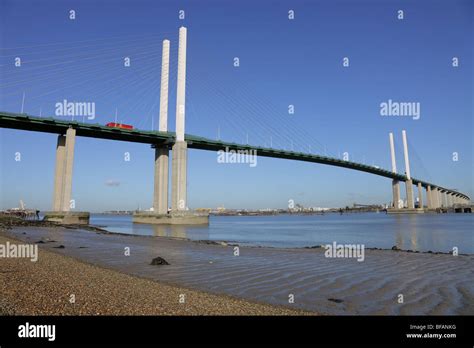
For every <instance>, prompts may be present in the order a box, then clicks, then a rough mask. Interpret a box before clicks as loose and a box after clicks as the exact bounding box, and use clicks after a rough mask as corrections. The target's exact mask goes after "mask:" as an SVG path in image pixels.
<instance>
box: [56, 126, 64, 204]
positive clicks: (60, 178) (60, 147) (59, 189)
mask: <svg viewBox="0 0 474 348" xmlns="http://www.w3.org/2000/svg"><path fill="white" fill-rule="evenodd" d="M65 158H66V137H65V136H64V135H58V142H57V145H56V169H55V171H54V193H53V211H61V208H62V196H63V186H64V184H63V183H64V162H65Z"/></svg>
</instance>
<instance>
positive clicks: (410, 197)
mask: <svg viewBox="0 0 474 348" xmlns="http://www.w3.org/2000/svg"><path fill="white" fill-rule="evenodd" d="M405 186H406V193H407V208H408V209H414V208H415V204H414V202H413V181H412V180H411V179H410V180H407V181H405Z"/></svg>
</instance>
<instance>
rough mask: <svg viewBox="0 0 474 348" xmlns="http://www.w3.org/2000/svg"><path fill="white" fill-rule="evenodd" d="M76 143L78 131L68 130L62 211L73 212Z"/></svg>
mask: <svg viewBox="0 0 474 348" xmlns="http://www.w3.org/2000/svg"><path fill="white" fill-rule="evenodd" d="M75 143H76V130H75V129H74V128H68V130H67V131H66V163H65V168H64V192H63V206H62V209H61V210H62V211H69V210H71V193H72V169H73V166H74V145H75Z"/></svg>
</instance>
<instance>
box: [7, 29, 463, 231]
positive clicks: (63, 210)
mask: <svg viewBox="0 0 474 348" xmlns="http://www.w3.org/2000/svg"><path fill="white" fill-rule="evenodd" d="M186 45H187V29H186V28H184V27H181V28H180V29H179V45H178V76H177V83H176V85H177V86H176V132H170V131H168V87H169V55H170V54H169V53H170V52H169V50H170V42H169V40H164V41H163V48H162V67H161V68H162V69H161V88H160V113H159V131H144V130H138V129H120V128H110V127H106V126H103V125H100V124H91V123H81V122H77V121H73V120H71V121H69V120H59V119H54V118H44V117H34V116H30V115H27V114H15V113H9V112H1V111H0V127H2V128H11V129H20V130H26V131H35V132H44V133H53V134H58V141H57V146H56V169H55V176H54V193H53V207H52V209H53V212H52V213H51V214H50V215H49V216H51V219H56V221H61V222H63V223H65V222H71V223H78V222H88V220H89V215H88V213H85V214H84V215H80V214H79V213H78V212H71V192H72V172H73V162H74V146H75V138H76V136H82V137H91V138H99V139H109V140H116V141H128V142H136V143H144V144H151V145H152V147H154V148H155V173H154V174H155V175H154V181H155V182H154V196H153V209H154V211H153V213H148V214H141V215H140V214H137V215H136V216H134V221H135V222H144V223H160V224H161V223H178V224H187V223H193V224H194V223H207V222H208V218H207V216H205V217H202V216H198V215H197V214H190V213H189V212H188V209H187V151H188V148H191V149H198V150H207V151H219V150H223V151H232V150H234V151H249V153H255V152H256V154H257V156H262V157H273V158H281V159H287V160H295V161H304V162H312V163H319V164H325V165H331V166H336V167H342V168H346V169H352V170H358V171H362V172H366V173H370V174H374V175H378V176H382V177H386V178H388V179H391V180H392V191H393V200H392V207H391V209H390V211H391V212H397V213H399V212H410V213H423V212H425V211H436V210H437V209H439V208H448V207H450V206H453V205H456V204H466V203H468V202H469V201H470V198H469V197H468V196H467V195H466V194H464V193H461V192H457V191H454V190H452V189H448V188H446V187H443V186H441V185H439V184H435V183H430V182H427V181H423V180H421V179H416V178H412V177H411V175H410V165H409V160H408V149H407V141H406V133H405V131H403V145H404V159H405V173H406V174H400V173H398V171H397V168H396V161H395V150H394V144H393V135H392V134H391V133H390V148H391V158H392V170H391V171H390V170H386V169H382V168H379V167H375V166H370V165H366V164H362V163H357V162H352V161H345V160H341V159H338V158H333V157H328V156H322V155H317V154H311V153H303V152H296V151H288V150H282V149H275V148H268V147H259V146H253V145H248V144H246V145H245V144H237V143H231V142H225V141H219V140H212V139H207V138H203V137H199V136H195V135H190V134H186V133H185V111H186V107H185V104H186V100H185V99H186V98H185V97H186V93H185V89H186ZM170 150H171V151H172V160H171V172H172V176H171V211H170V212H169V210H168V208H169V205H168V191H169V187H168V186H169V179H168V172H169V151H170ZM250 151H252V152H250ZM400 182H404V183H405V188H406V205H405V202H404V200H402V199H400V184H399V183H400ZM414 185H415V186H416V187H417V188H418V208H415V204H414V195H413V186H414ZM423 189H425V190H426V209H424V204H423ZM75 214H76V217H74V215H75ZM78 215H79V216H78Z"/></svg>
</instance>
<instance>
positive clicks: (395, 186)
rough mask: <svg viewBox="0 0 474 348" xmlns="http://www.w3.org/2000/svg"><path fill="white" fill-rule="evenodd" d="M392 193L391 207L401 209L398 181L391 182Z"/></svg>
mask: <svg viewBox="0 0 474 348" xmlns="http://www.w3.org/2000/svg"><path fill="white" fill-rule="evenodd" d="M392 193H393V202H392V207H393V208H394V209H400V208H403V206H402V207H400V182H399V181H398V180H392Z"/></svg>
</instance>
